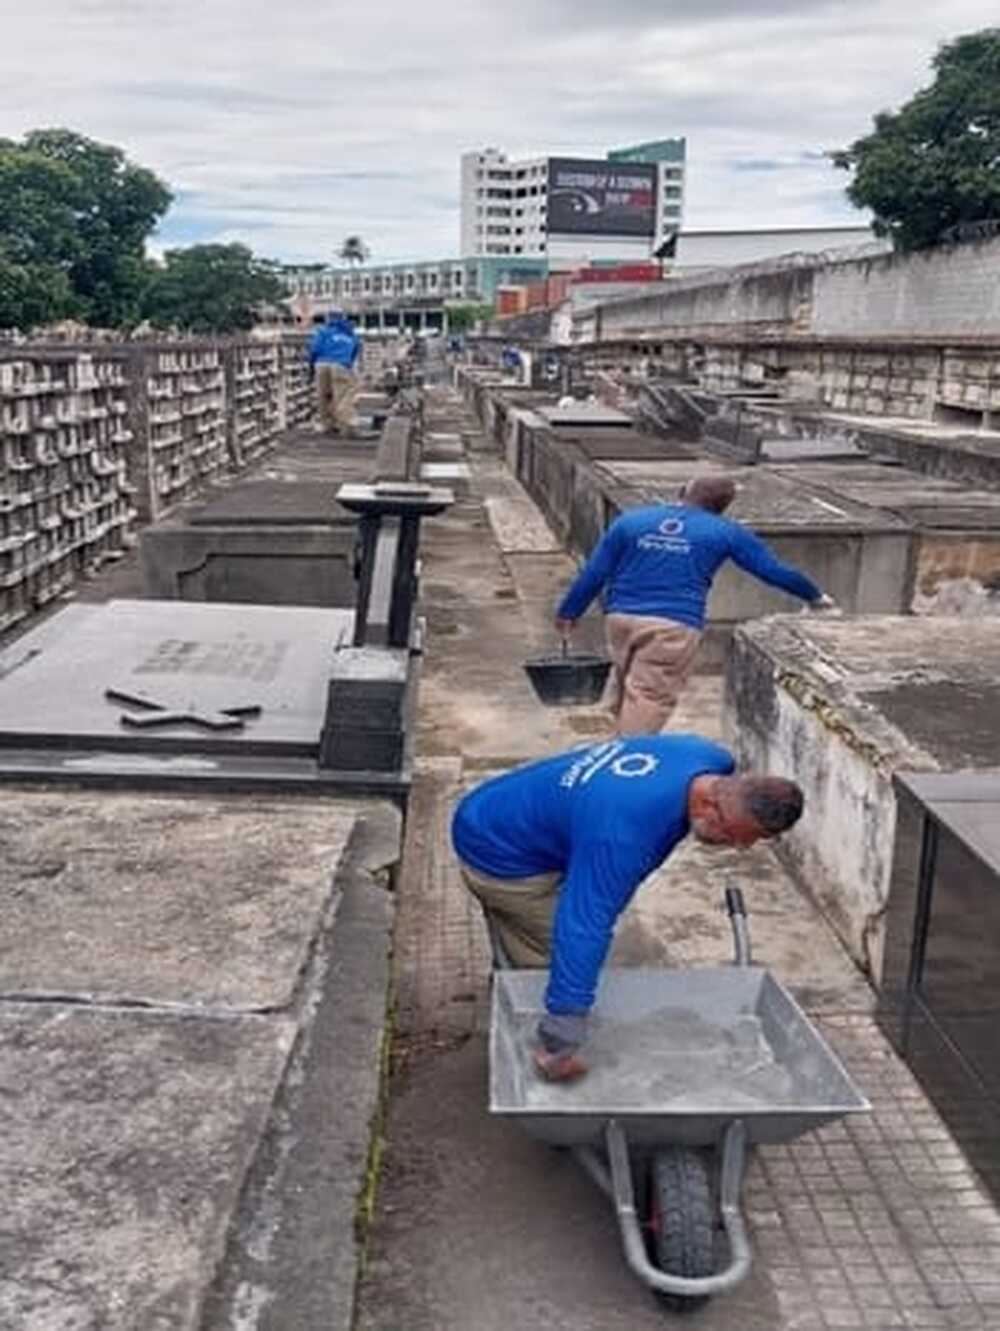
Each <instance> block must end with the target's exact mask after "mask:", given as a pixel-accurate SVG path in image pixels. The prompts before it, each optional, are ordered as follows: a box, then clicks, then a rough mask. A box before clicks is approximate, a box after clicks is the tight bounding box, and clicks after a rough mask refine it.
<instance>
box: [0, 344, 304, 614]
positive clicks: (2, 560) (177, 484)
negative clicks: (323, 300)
mask: <svg viewBox="0 0 1000 1331" xmlns="http://www.w3.org/2000/svg"><path fill="white" fill-rule="evenodd" d="M303 351H304V339H303V338H302V337H295V336H283V337H280V338H274V339H271V340H268V341H251V340H246V341H226V342H176V343H168V342H164V343H151V344H146V343H134V344H132V343H125V344H114V343H107V344H101V343H94V344H88V345H86V346H72V345H65V346H41V345H25V346H20V347H10V348H4V349H0V446H2V454H0V631H2V630H4V629H5V628H8V627H10V626H11V625H13V624H15V623H17V622H18V621H19V620H21V619H23V618H25V617H26V616H27V615H29V614H30V613H31V612H32V611H33V610H35V609H37V608H39V607H40V606H42V605H44V604H45V603H46V602H48V601H50V600H51V599H52V598H53V597H55V596H56V595H58V594H59V593H61V592H63V591H65V590H66V589H67V588H68V587H69V586H71V585H72V583H73V582H74V580H75V579H76V578H77V577H79V576H80V575H81V574H83V573H86V572H89V571H91V570H93V569H95V568H97V567H99V566H100V565H101V564H102V563H104V562H106V561H107V560H109V559H114V558H116V557H117V556H118V555H119V554H120V553H121V551H122V550H123V549H124V548H125V547H126V546H127V544H128V543H129V541H130V539H131V535H132V531H133V527H134V525H135V523H136V522H137V521H138V520H141V521H143V522H153V521H155V520H156V519H157V518H159V517H162V516H163V515H164V514H165V513H167V512H169V511H170V510H171V509H173V508H176V507H177V506H178V505H179V504H181V503H183V502H184V501H186V500H187V499H189V498H191V497H192V496H193V495H194V494H196V493H197V492H198V490H199V489H201V487H202V486H204V485H205V484H206V483H207V482H209V481H211V480H213V479H215V478H216V477H219V476H220V475H222V474H224V473H226V472H234V471H240V470H242V469H243V468H245V467H246V466H248V465H249V464H250V463H251V462H252V461H253V460H254V459H255V458H257V457H258V456H260V455H261V454H262V453H264V452H265V451H266V450H267V449H268V448H269V447H270V446H271V445H272V444H273V443H274V442H275V441H276V439H277V438H278V436H279V435H280V433H281V432H282V431H283V430H285V429H286V428H288V427H289V426H291V425H295V424H297V423H299V422H301V421H302V420H304V419H306V418H307V417H308V415H309V413H310V411H311V400H310V393H309V384H308V379H307V375H306V370H305V363H304V355H303Z"/></svg>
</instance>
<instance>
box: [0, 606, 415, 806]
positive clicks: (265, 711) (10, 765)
mask: <svg viewBox="0 0 1000 1331" xmlns="http://www.w3.org/2000/svg"><path fill="white" fill-rule="evenodd" d="M353 628H354V613H353V611H348V610H322V609H316V608H312V607H301V606H252V605H226V604H218V603H211V604H206V603H201V602H184V601H129V600H121V601H109V602H107V603H105V604H98V605H75V606H70V607H68V608H67V609H66V610H64V611H62V612H61V613H60V614H59V615H57V616H55V617H54V618H53V619H52V620H51V621H49V622H48V623H46V624H44V625H42V626H41V627H40V628H39V629H37V630H35V631H34V632H32V633H29V634H26V635H25V636H24V637H23V638H21V639H20V640H19V641H18V642H17V643H16V644H15V645H14V647H13V648H12V649H11V650H10V651H9V652H8V653H6V654H4V655H3V656H0V777H5V778H6V779H12V778H15V777H18V776H24V775H30V774H32V773H36V772H44V773H47V774H49V775H50V776H52V777H53V778H55V777H57V776H62V777H63V778H64V779H65V778H72V777H75V778H78V779H84V780H86V779H94V780H99V779H101V778H102V777H111V776H116V777H119V778H121V779H123V780H126V781H129V783H131V782H132V781H133V780H136V781H138V780H143V779H145V781H147V782H148V781H153V780H154V779H155V778H156V777H161V778H163V779H166V780H168V781H170V782H171V783H176V781H179V780H182V779H183V780H186V781H191V780H203V781H213V780H214V781H216V782H230V783H232V782H238V781H242V780H244V779H246V780H249V781H250V782H251V784H254V783H259V782H263V783H265V784H269V785H272V786H273V785H278V786H281V785H286V784H287V785H291V786H293V787H296V788H298V787H301V786H303V785H309V784H310V783H312V784H316V783H320V784H330V783H333V784H337V785H340V786H344V785H345V783H346V786H347V788H352V789H353V788H354V785H353V784H352V779H351V777H350V774H346V773H344V772H342V771H341V772H334V771H332V770H331V769H330V768H329V767H327V766H323V767H320V766H319V759H320V736H321V734H322V732H323V729H324V725H325V722H326V714H327V709H328V702H329V694H330V687H331V680H332V677H333V675H334V673H335V671H336V663H337V659H338V653H339V652H340V651H342V650H343V649H346V648H347V647H348V646H349V645H350V643H351V640H352V635H353ZM392 668H393V671H395V670H396V663H395V662H392ZM358 775H359V774H357V773H355V776H358ZM375 776H376V779H375V781H374V784H373V786H372V788H373V789H382V788H384V786H385V785H386V782H389V784H390V785H392V783H393V780H395V782H396V783H397V784H399V782H400V781H401V780H402V775H401V773H395V774H394V775H393V774H390V773H386V772H383V773H376V774H375Z"/></svg>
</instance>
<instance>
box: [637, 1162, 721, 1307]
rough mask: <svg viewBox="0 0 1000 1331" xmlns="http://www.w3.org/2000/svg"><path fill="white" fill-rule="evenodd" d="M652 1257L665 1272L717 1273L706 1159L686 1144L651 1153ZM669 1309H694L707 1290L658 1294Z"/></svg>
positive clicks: (689, 1275)
mask: <svg viewBox="0 0 1000 1331" xmlns="http://www.w3.org/2000/svg"><path fill="white" fill-rule="evenodd" d="M649 1232H650V1248H651V1254H650V1255H651V1256H652V1258H653V1260H654V1261H655V1263H656V1265H657V1266H658V1267H659V1268H660V1270H661V1271H665V1272H666V1273H667V1274H668V1275H672V1276H684V1277H686V1278H687V1279H698V1278H701V1277H703V1276H710V1275H714V1274H715V1201H714V1197H713V1191H712V1178H711V1171H710V1169H709V1163H708V1159H707V1157H706V1153H705V1152H704V1151H699V1150H695V1149H694V1148H693V1147H690V1146H668V1147H664V1148H662V1149H660V1150H658V1151H657V1152H656V1154H655V1155H654V1156H653V1160H652V1167H651V1169H650V1174H649ZM658 1297H659V1299H660V1301H661V1302H662V1304H663V1305H664V1307H666V1308H669V1309H670V1310H671V1312H677V1313H686V1312H694V1311H695V1309H697V1308H701V1307H703V1306H704V1305H705V1304H706V1303H707V1302H708V1300H709V1295H707V1294H706V1295H701V1296H698V1297H695V1298H687V1297H685V1296H684V1295H682V1294H659V1295H658Z"/></svg>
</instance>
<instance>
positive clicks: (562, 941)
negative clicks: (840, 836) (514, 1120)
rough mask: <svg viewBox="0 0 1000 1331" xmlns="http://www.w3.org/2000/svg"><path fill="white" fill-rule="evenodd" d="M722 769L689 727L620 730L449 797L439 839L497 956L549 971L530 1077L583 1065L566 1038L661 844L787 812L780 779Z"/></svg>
mask: <svg viewBox="0 0 1000 1331" xmlns="http://www.w3.org/2000/svg"><path fill="white" fill-rule="evenodd" d="M733 768H734V763H733V758H732V755H731V754H730V753H729V752H728V751H727V750H726V749H724V748H722V747H721V746H720V745H718V744H715V743H712V742H711V741H709V740H706V739H702V738H701V737H700V736H698V735H646V736H639V737H621V738H618V739H612V740H607V741H605V742H604V743H601V744H596V745H593V746H590V747H585V748H582V749H573V750H570V751H569V752H568V753H561V754H558V755H557V756H555V757H553V758H546V759H544V760H542V761H541V762H536V763H531V764H529V765H528V766H525V767H520V768H517V769H515V770H514V771H511V772H507V773H505V774H504V775H502V776H499V777H495V778H493V779H492V780H490V781H486V782H484V783H483V784H482V785H480V786H477V787H476V788H475V789H473V790H472V791H470V792H469V794H467V795H466V796H465V797H464V798H463V799H462V800H461V801H460V803H459V805H458V808H457V809H456V811H455V816H454V819H453V822H452V840H453V843H454V846H455V850H456V853H457V855H458V859H459V867H460V869H461V872H462V877H463V879H464V881H465V884H466V886H467V887H468V888H469V890H470V891H471V892H472V893H473V894H474V895H475V896H476V897H478V899H479V901H480V902H481V904H482V905H483V907H484V909H485V911H486V913H487V916H488V918H489V919H490V921H491V923H492V925H493V928H494V932H495V935H496V936H497V937H498V939H499V943H500V946H501V948H502V950H503V953H504V954H505V959H506V960H507V961H508V962H509V963H510V964H512V965H514V966H529V967H531V966H534V967H544V966H548V968H549V979H548V985H547V988H546V992H545V1014H544V1016H543V1017H542V1019H541V1021H540V1023H539V1026H538V1033H537V1044H536V1046H535V1048H534V1050H533V1056H534V1060H535V1065H536V1067H537V1069H538V1071H539V1072H540V1073H541V1075H542V1076H545V1077H548V1078H550V1079H552V1080H565V1079H569V1078H572V1077H576V1076H580V1075H581V1074H582V1073H583V1072H585V1071H586V1062H585V1058H584V1056H583V1055H582V1054H581V1053H580V1047H581V1045H583V1043H584V1040H585V1037H586V1029H587V1014H588V1013H589V1011H590V1009H591V1007H592V1006H593V1003H594V995H595V991H596V988H597V982H598V977H599V974H600V971H601V967H602V966H603V965H604V961H605V958H606V957H607V954H608V950H609V948H610V946H611V941H612V936H613V933H614V928H615V923H616V921H617V919H618V916H619V915H620V914H621V912H622V911H623V910H624V909H625V907H626V906H627V905H628V903H629V901H630V900H631V899H632V897H633V895H634V894H635V892H636V890H637V888H638V887H639V885H640V884H641V883H642V881H643V879H645V878H646V877H648V875H649V874H651V873H652V872H653V870H654V869H655V868H657V866H658V865H660V864H662V863H663V861H664V860H665V859H666V858H667V857H668V856H669V855H670V853H671V851H673V849H674V848H675V846H677V844H678V843H679V842H680V841H682V840H683V839H684V837H686V836H687V835H688V833H689V832H690V833H693V834H694V836H695V837H696V838H697V839H698V840H699V841H703V842H706V843H710V844H715V845H722V846H751V845H753V844H754V842H756V841H758V840H760V839H761V838H764V837H774V836H778V835H780V833H781V832H783V831H785V830H786V829H787V828H789V827H791V826H792V825H793V824H794V823H795V822H796V821H797V820H798V818H799V816H800V815H801V812H802V792H801V791H800V789H799V787H798V786H797V785H795V783H794V782H792V781H787V780H785V779H784V778H782V777H773V776H753V775H746V776H735V775H733Z"/></svg>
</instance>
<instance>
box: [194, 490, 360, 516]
mask: <svg viewBox="0 0 1000 1331" xmlns="http://www.w3.org/2000/svg"><path fill="white" fill-rule="evenodd" d="M340 485H341V482H340V481H280V480H263V481H243V482H241V484H240V485H235V486H233V487H232V488H231V489H229V490H227V491H226V492H225V493H224V494H222V495H220V496H219V497H218V498H217V499H213V500H212V501H211V502H210V503H208V504H205V505H204V507H202V508H200V509H198V510H197V511H196V512H194V513H192V514H191V517H190V519H189V521H190V523H191V525H192V526H194V527H226V526H233V525H238V526H243V525H257V524H260V525H263V526H275V525H281V524H284V523H294V524H296V525H299V524H301V525H303V526H322V525H323V524H329V523H334V522H339V523H341V524H343V523H344V522H345V518H344V514H343V511H342V510H341V509H340V507H339V506H338V504H337V491H338V490H339V489H340Z"/></svg>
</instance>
